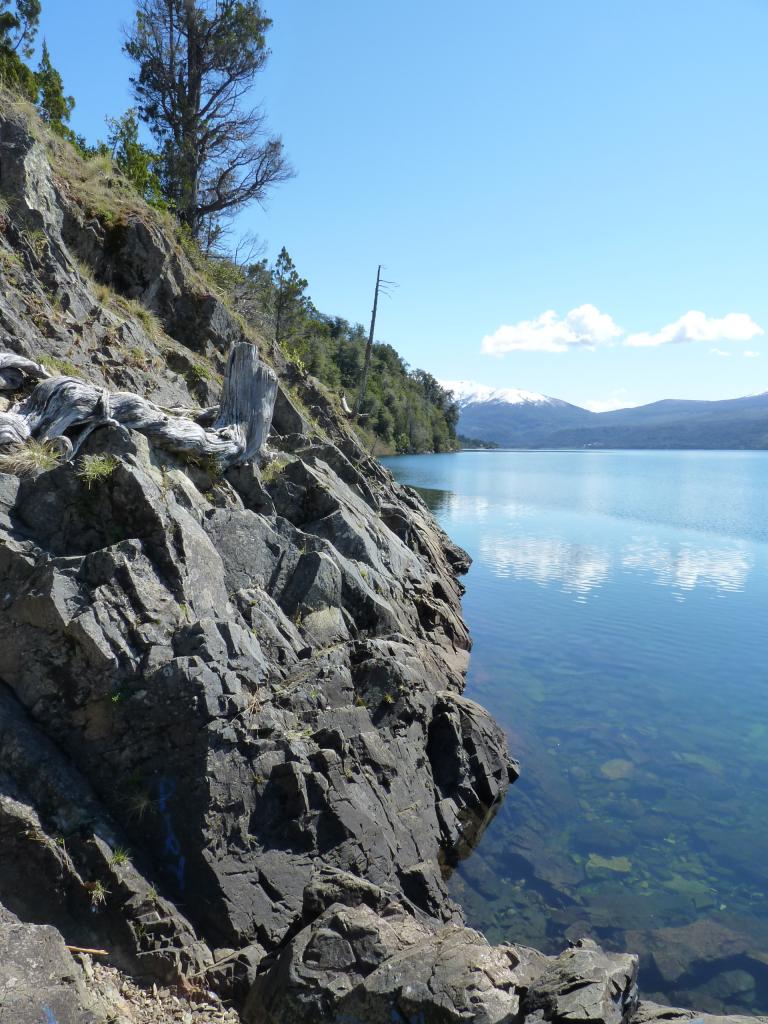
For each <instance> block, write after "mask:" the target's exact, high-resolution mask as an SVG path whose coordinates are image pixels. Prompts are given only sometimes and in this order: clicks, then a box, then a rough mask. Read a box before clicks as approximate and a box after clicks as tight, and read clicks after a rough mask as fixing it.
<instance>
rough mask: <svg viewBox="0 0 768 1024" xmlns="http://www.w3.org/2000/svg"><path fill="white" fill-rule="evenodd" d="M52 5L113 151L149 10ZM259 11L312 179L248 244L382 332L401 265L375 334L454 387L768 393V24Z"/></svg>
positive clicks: (497, 6)
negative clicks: (131, 55) (127, 43)
mask: <svg viewBox="0 0 768 1024" xmlns="http://www.w3.org/2000/svg"><path fill="white" fill-rule="evenodd" d="M43 7H44V12H43V29H44V32H45V34H46V36H47V39H48V43H49V46H50V48H51V52H52V56H53V59H54V62H55V63H56V64H57V65H58V66H59V68H60V69H61V71H62V73H63V75H64V78H65V84H66V86H67V89H68V91H70V92H72V93H73V94H74V96H75V98H76V100H77V108H76V110H75V114H74V116H73V126H74V127H75V129H76V130H78V131H81V132H83V133H84V134H86V135H87V136H88V137H89V138H95V137H97V136H99V135H101V136H103V135H104V120H103V119H104V116H105V115H106V114H113V115H114V114H118V113H121V112H122V111H123V110H124V109H125V108H126V107H127V106H128V105H129V104H130V92H129V87H128V81H127V79H128V74H129V72H130V66H129V64H128V62H127V61H126V60H125V58H124V57H122V55H121V54H120V49H119V48H120V26H121V24H123V23H125V22H127V21H129V20H130V18H131V15H132V10H133V5H132V3H131V2H129V0H109V2H108V3H107V2H105V0H80V2H79V3H78V4H77V5H76V7H75V8H73V6H72V4H71V3H69V2H65V0H43ZM265 8H266V10H267V13H268V14H269V15H270V16H271V17H272V18H273V19H274V23H275V24H274V28H273V30H272V32H271V35H270V45H271V48H272V58H271V60H270V64H269V67H268V69H267V71H266V72H265V73H264V74H263V75H262V76H261V78H260V81H259V82H258V85H257V94H258V96H259V97H260V98H262V99H263V103H264V106H265V109H266V110H267V112H268V114H269V117H270V121H271V124H272V126H273V127H274V129H275V130H277V131H279V132H280V133H281V134H282V136H283V139H284V141H285V145H286V148H287V152H288V154H289V156H290V158H291V160H292V162H293V163H294V165H295V167H296V169H297V171H298V176H297V177H296V179H294V180H293V181H291V182H290V183H288V184H286V185H283V186H282V187H281V188H280V189H279V191H277V192H275V193H274V195H273V197H272V199H271V200H270V202H269V205H268V208H267V209H266V210H265V211H263V210H260V209H258V208H257V209H254V210H252V211H249V212H248V213H246V214H245V215H243V216H242V217H241V221H240V227H241V229H242V231H244V232H245V231H249V230H250V231H256V232H258V234H259V235H260V236H261V237H262V238H263V239H264V240H265V242H266V243H267V246H268V250H267V252H268V254H269V255H270V256H274V255H275V254H276V252H277V251H278V250H279V248H280V246H281V245H285V246H286V247H287V248H288V250H289V252H290V253H291V255H292V256H293V258H294V260H295V262H296V264H297V266H298V268H299V270H300V272H301V273H302V274H303V276H305V277H306V278H308V280H309V282H310V293H311V295H312V297H313V299H314V300H315V303H316V304H317V306H318V307H319V308H320V309H323V310H324V311H326V312H332V313H338V314H340V315H342V316H345V317H346V318H347V319H349V320H353V321H355V320H360V321H363V322H365V321H367V318H368V316H369V310H370V305H371V291H372V285H373V280H374V277H375V272H376V265H377V264H378V263H379V262H381V263H383V264H385V266H386V268H387V270H386V273H387V276H388V277H389V278H391V279H393V280H394V281H396V282H398V284H399V287H398V288H397V289H396V290H395V291H394V292H393V296H392V298H391V299H390V300H385V301H384V303H383V304H382V307H381V312H380V319H379V327H378V330H377V336H378V337H379V338H380V339H381V340H384V341H388V342H390V343H391V344H392V345H394V346H395V347H396V348H397V349H398V350H399V351H400V352H401V354H402V355H403V356H404V358H405V359H406V360H407V361H408V362H409V363H410V364H411V365H412V366H414V367H416V366H418V367H423V368H424V369H427V370H429V371H430V372H431V373H433V374H434V375H435V376H437V377H440V378H448V379H458V378H470V379H473V380H476V381H479V382H481V383H485V384H492V385H496V386H499V387H522V388H527V389H530V390H534V391H541V392H544V393H546V394H550V395H554V396H556V397H560V398H565V399H567V400H569V401H573V402H576V403H578V404H591V405H592V406H593V407H595V408H599V407H607V406H610V405H625V404H636V403H641V402H646V401H653V400H655V399H658V398H664V397H680V398H725V397H733V396H736V395H741V394H750V393H755V392H757V391H765V390H766V389H768V341H767V340H766V338H767V337H768V336H767V335H764V334H762V333H761V332H762V331H763V330H766V331H768V253H767V251H766V228H767V227H768V171H767V170H766V168H768V120H767V119H766V110H767V109H768V62H766V60H765V55H764V51H765V45H766V39H768V4H766V3H765V0H644V2H643V3H638V2H637V0H634V2H633V0H480V2H479V3H477V4H475V5H472V6H471V7H470V6H469V5H466V4H464V3H458V2H456V0H418V2H414V0H410V2H405V0H389V2H388V3H385V4H376V3H372V2H370V3H369V2H361V0H326V2H325V3H322V4H321V3H318V2H317V0H283V2H282V3H278V2H274V3H266V4H265ZM75 11H76V15H75V14H74V12H75ZM692 311H693V313H694V314H695V315H689V314H691V312H692ZM627 342H629V344H627ZM745 353H751V355H746V354H745Z"/></svg>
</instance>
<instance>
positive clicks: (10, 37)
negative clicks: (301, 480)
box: [0, 0, 458, 452]
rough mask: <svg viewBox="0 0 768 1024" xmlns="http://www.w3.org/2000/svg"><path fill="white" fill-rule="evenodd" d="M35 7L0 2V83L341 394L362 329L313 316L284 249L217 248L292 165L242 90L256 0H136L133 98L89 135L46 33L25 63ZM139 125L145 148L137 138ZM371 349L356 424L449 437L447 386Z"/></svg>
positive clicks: (258, 18)
mask: <svg viewBox="0 0 768 1024" xmlns="http://www.w3.org/2000/svg"><path fill="white" fill-rule="evenodd" d="M40 16H41V0H0V84H2V85H3V86H5V88H7V89H9V90H11V91H13V92H15V93H17V94H18V95H20V96H21V97H23V98H25V99H26V100H28V101H29V102H31V103H34V104H35V105H36V107H37V109H38V112H39V114H40V116H41V117H42V119H43V120H44V121H45V122H46V123H47V124H48V125H49V127H50V129H51V130H52V131H53V132H54V133H56V134H57V135H59V136H60V137H62V138H64V139H65V140H66V141H68V142H69V143H71V144H72V145H73V146H75V148H76V149H77V150H78V151H79V152H80V154H81V155H82V156H83V157H84V158H86V159H88V158H91V157H94V156H100V157H109V158H110V159H111V160H112V161H113V163H114V164H115V165H116V166H117V167H118V168H119V170H120V171H121V172H122V173H123V174H124V175H125V177H126V178H127V179H128V180H129V181H130V182H131V184H132V185H133V186H134V187H135V189H136V191H137V192H138V193H139V194H140V195H141V197H142V198H143V199H144V200H145V201H147V202H148V203H150V204H151V205H154V206H157V207H162V208H163V209H165V210H168V211H169V212H170V213H172V214H173V215H174V216H175V217H176V218H177V220H178V222H179V224H180V226H181V229H182V231H183V232H186V235H187V238H188V240H189V242H190V243H191V244H193V245H194V246H196V247H199V250H200V251H201V252H202V254H203V255H204V256H206V257H208V259H209V260H215V261H218V262H219V263H220V264H221V266H220V267H218V268H217V270H218V271H223V273H222V272H217V281H219V283H221V281H225V282H226V284H227V285H228V286H229V287H230V288H231V290H232V292H233V296H234V297H235V298H236V299H237V301H238V303H239V305H240V306H241V308H242V309H243V311H245V312H246V313H247V312H250V313H251V314H252V316H253V318H254V319H257V320H258V321H259V322H260V324H261V326H262V329H264V328H265V327H266V329H267V330H268V331H271V332H272V333H273V336H274V340H275V341H276V343H277V344H279V345H280V346H282V347H283V349H284V350H285V351H286V352H287V353H288V354H289V355H290V356H291V358H293V359H294V360H295V361H296V362H298V363H300V364H302V365H303V366H304V367H305V368H306V369H307V370H308V371H309V372H310V373H312V374H314V375H315V376H316V377H318V378H319V379H320V380H321V381H322V382H323V383H324V384H326V385H327V386H329V387H330V388H332V389H335V390H336V391H337V392H338V393H339V394H344V393H349V394H350V398H351V399H352V401H353V402H354V401H355V400H354V399H353V398H352V395H353V394H354V393H356V392H357V390H358V388H359V386H360V382H361V378H363V375H364V370H363V367H364V363H365V350H366V336H365V331H364V329H363V327H362V326H360V325H359V324H350V323H348V322H347V321H346V320H344V319H342V318H341V317H336V316H327V315H325V314H322V313H320V312H319V311H318V310H317V309H316V308H315V307H314V305H313V303H312V301H311V299H310V298H309V296H308V295H307V291H306V289H307V287H308V285H307V282H306V280H304V279H303V278H301V277H300V276H299V274H298V272H297V271H296V268H295V267H294V265H293V262H292V261H291V259H290V257H289V255H288V253H287V252H286V250H285V249H283V250H282V251H281V252H280V254H279V256H278V257H277V259H276V260H275V262H274V263H273V264H272V265H271V266H270V265H268V264H267V262H266V261H264V260H262V261H261V262H256V263H250V264H249V265H247V266H239V265H238V263H237V261H236V260H233V259H232V257H231V256H227V255H226V250H225V239H226V234H227V230H228V227H229V226H230V225H231V222H232V220H233V218H234V217H236V215H237V214H238V213H239V212H240V211H241V210H243V209H244V208H245V207H246V206H247V205H249V204H250V203H254V202H256V203H263V202H264V201H265V199H266V198H267V196H268V194H269V192H270V190H271V189H272V188H274V187H275V186H276V185H278V184H280V183H281V182H284V181H286V180H287V179H289V178H290V177H291V176H292V175H293V173H294V172H293V169H292V167H291V165H290V163H289V162H288V159H287V157H286V155H285V151H284V146H283V143H282V140H281V139H280V137H279V136H277V135H275V134H274V133H272V132H271V131H270V130H269V127H268V124H267V121H266V117H265V115H264V113H263V111H262V110H261V108H260V107H259V106H258V105H254V104H252V103H251V102H250V99H249V96H250V93H251V89H252V87H253V84H254V80H255V78H256V76H257V75H258V73H259V72H260V71H261V70H262V69H263V68H264V66H265V64H266V62H267V59H268V57H269V49H268V47H267V41H266V37H267V32H268V30H269V28H270V26H271V24H272V22H271V20H270V19H269V18H267V17H265V16H264V14H263V11H262V9H261V6H260V3H259V2H258V0H136V13H135V18H134V20H133V23H132V25H131V26H130V28H129V29H127V31H126V35H125V40H124V46H123V49H124V52H125V53H126V54H127V55H128V56H129V57H130V58H131V59H132V60H133V62H134V64H135V67H136V71H135V74H134V75H133V76H132V78H131V84H132V87H133V93H134V98H135V102H136V105H135V107H133V108H131V109H129V110H128V111H126V112H125V113H124V114H122V115H121V116H120V117H117V118H107V126H108V132H107V139H106V141H100V142H98V143H96V144H95V145H92V144H89V143H88V142H87V141H86V140H85V139H84V138H82V137H81V136H78V135H76V134H75V132H74V131H73V130H72V129H71V128H70V126H69V121H70V119H71V115H72V112H73V109H74V107H75V100H74V98H73V97H72V96H68V95H67V94H66V93H65V89H64V83H63V81H62V77H61V75H60V74H59V72H58V71H57V70H56V68H55V67H54V65H53V63H52V60H51V55H50V51H49V48H48V45H47V42H46V41H45V40H44V41H43V44H42V51H41V57H40V61H39V64H38V67H37V69H36V70H33V69H32V68H31V67H30V66H29V64H28V63H27V62H28V61H29V60H30V59H31V58H32V57H33V54H34V52H35V44H36V39H37V34H38V31H39V25H40ZM141 123H143V124H144V125H146V126H147V128H148V129H149V132H150V134H151V136H152V138H153V140H154V143H155V146H154V147H150V146H147V145H145V144H144V143H143V142H142V141H141V138H140V124H141ZM370 356H371V359H370V371H369V375H368V379H367V385H366V387H365V396H364V398H363V399H362V400H361V401H360V402H359V408H356V412H357V413H359V415H358V416H357V417H356V418H357V420H358V425H359V426H360V427H361V429H362V430H363V432H364V433H369V434H372V435H374V436H375V437H377V438H379V439H380V440H381V441H382V442H383V444H384V445H385V446H386V447H387V448H389V449H391V450H395V451H399V452H406V451H409V452H422V451H445V450H449V449H452V448H455V447H456V443H457V442H456V422H457V419H458V408H457V407H456V406H455V404H454V402H453V400H452V396H451V395H450V393H448V392H446V391H444V389H443V388H441V387H440V385H439V384H438V382H437V381H436V380H435V379H434V378H433V377H432V376H430V374H428V373H425V372H424V371H422V370H416V371H411V370H409V368H408V366H407V364H406V363H405V362H404V361H403V360H402V359H401V358H400V356H399V355H398V354H397V352H396V351H395V349H394V348H392V346H390V345H387V344H382V343H377V344H375V345H374V346H373V348H372V350H371V353H370ZM345 401H346V399H345ZM356 404H357V403H356Z"/></svg>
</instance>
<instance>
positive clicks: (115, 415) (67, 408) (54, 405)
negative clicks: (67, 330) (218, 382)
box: [0, 342, 277, 468]
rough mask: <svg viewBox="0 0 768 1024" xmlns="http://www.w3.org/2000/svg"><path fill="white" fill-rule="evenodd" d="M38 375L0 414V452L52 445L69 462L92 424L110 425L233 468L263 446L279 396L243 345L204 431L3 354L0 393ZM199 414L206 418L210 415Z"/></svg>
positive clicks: (132, 398)
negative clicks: (26, 394)
mask: <svg viewBox="0 0 768 1024" xmlns="http://www.w3.org/2000/svg"><path fill="white" fill-rule="evenodd" d="M41 378H44V379H42V380H41V383H39V384H38V385H37V386H36V387H35V389H34V391H33V392H32V393H31V395H30V396H29V397H28V398H26V399H25V400H24V401H22V402H19V403H17V404H16V405H14V406H12V407H11V409H9V410H8V412H5V413H0V451H2V450H3V449H13V448H14V447H18V446H20V445H23V444H25V443H26V442H27V441H29V440H30V439H34V440H37V441H53V442H56V443H57V444H58V446H59V447H60V448H61V449H62V451H63V452H64V456H65V458H67V459H71V458H73V457H74V456H75V455H76V454H77V452H78V450H79V448H80V447H81V446H82V444H83V442H84V441H85V439H86V437H88V435H89V434H90V433H91V432H92V431H93V430H95V429H96V427H100V426H104V425H106V424H113V425H119V426H123V427H130V428H131V429H133V430H139V431H141V433H142V434H146V435H147V437H148V438H149V439H150V441H152V443H154V444H156V445H158V446H159V447H161V448H167V449H169V450H171V451H174V452H180V453H184V454H189V455H194V456H197V457H205V458H213V459H215V460H216V461H217V462H218V463H219V465H220V466H221V467H222V468H224V467H226V466H234V465H238V464H239V463H243V462H249V461H251V460H252V459H254V458H255V457H256V456H257V455H258V454H259V452H260V451H261V450H262V448H263V447H264V444H265V442H266V440H267V435H268V434H269V428H270V425H271V423H272V411H273V409H274V405H275V396H276V394H277V378H276V376H275V374H274V372H273V371H272V370H271V369H270V368H269V367H268V366H266V365H265V364H264V363H262V362H261V360H260V359H259V350H258V349H257V348H256V346H255V345H249V344H248V343H246V342H240V343H239V344H237V345H235V346H233V348H232V351H231V352H230V354H229V361H228V363H227V372H226V376H225V378H224V389H223V393H222V397H221V405H220V406H219V409H218V415H216V417H215V419H214V420H213V422H212V424H211V426H210V427H207V428H206V427H204V426H202V425H201V424H200V423H198V422H196V421H195V419H193V418H191V416H176V415H173V414H171V413H167V412H164V411H163V410H162V409H160V408H159V407H158V406H156V405H154V404H153V403H152V402H149V401H147V400H146V399H145V398H140V397H139V396H138V395H134V394H131V393H130V392H128V391H116V392H112V393H110V392H109V391H106V390H104V389H103V388H98V387H95V386H94V385H93V384H87V383H86V382H85V381H82V380H78V379H77V378H76V377H51V376H50V375H49V374H48V372H47V370H45V368H44V367H42V366H40V365H39V364H37V363H33V362H31V360H28V359H23V358H22V357H20V356H16V355H13V354H12V353H0V390H10V389H11V387H12V386H13V387H15V388H18V387H19V386H20V385H21V383H22V382H23V381H24V380H25V379H33V380H37V379H41ZM201 413H202V416H201V418H204V417H205V418H207V419H210V410H201Z"/></svg>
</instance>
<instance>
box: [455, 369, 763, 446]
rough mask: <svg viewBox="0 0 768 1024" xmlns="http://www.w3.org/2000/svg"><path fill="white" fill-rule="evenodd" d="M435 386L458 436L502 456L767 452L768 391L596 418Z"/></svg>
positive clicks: (524, 397) (461, 387) (532, 400)
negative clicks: (489, 444)
mask: <svg viewBox="0 0 768 1024" xmlns="http://www.w3.org/2000/svg"><path fill="white" fill-rule="evenodd" d="M441 384H442V386H443V387H444V388H448V389H450V390H451V391H453V393H454V396H455V398H456V401H457V402H458V404H459V409H460V415H459V424H458V432H459V433H460V434H462V435H464V436H466V437H472V438H477V439H478V440H481V441H494V442H496V443H497V444H498V445H500V446H501V447H504V448H768V391H766V392H764V393H763V394H760V395H750V396H748V397H746V398H731V399H726V400H724V401H720V402H696V401H682V400H677V399H667V400H665V401H662V402H652V403H651V404H650V405H640V406H637V407H635V408H631V409H617V410H615V411H614V412H601V413H596V412H590V411H589V410H588V409H582V408H581V407H580V406H578V405H571V404H570V403H569V402H563V401H562V400H561V399H559V398H550V397H548V396H547V395H539V394H537V393H536V392H533V391H521V390H519V389H517V388H491V387H487V386H485V385H482V384H475V383H474V382H473V381H441Z"/></svg>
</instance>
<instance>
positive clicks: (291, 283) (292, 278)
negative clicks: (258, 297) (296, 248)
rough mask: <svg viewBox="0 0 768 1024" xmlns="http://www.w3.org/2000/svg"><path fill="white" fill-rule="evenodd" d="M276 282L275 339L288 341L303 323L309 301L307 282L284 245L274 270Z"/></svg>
mask: <svg viewBox="0 0 768 1024" xmlns="http://www.w3.org/2000/svg"><path fill="white" fill-rule="evenodd" d="M272 280H273V282H274V288H275V291H274V305H273V309H272V314H273V316H274V318H275V341H276V342H277V343H278V345H279V344H280V342H284V341H286V340H287V339H288V338H290V337H291V335H292V334H295V333H296V332H297V330H298V329H299V327H300V326H301V324H302V321H303V319H304V314H305V313H306V310H307V306H308V303H309V299H308V297H307V296H306V295H305V291H306V288H307V282H306V281H305V279H304V278H303V277H300V276H299V274H298V272H297V270H296V266H295V264H294V262H293V260H292V259H291V257H290V256H289V255H288V250H287V249H286V248H285V246H283V248H282V249H281V250H280V254H279V255H278V257H277V259H276V260H275V266H274V269H273V271H272Z"/></svg>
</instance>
